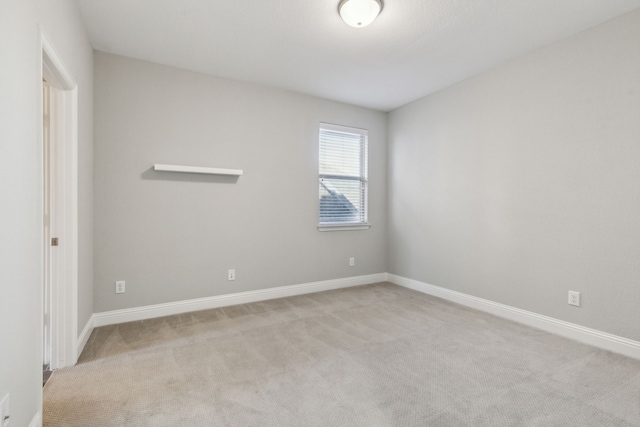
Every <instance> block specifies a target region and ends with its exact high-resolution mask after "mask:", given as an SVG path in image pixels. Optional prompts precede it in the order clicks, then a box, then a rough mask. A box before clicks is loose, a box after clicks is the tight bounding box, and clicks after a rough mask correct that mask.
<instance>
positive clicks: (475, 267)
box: [389, 11, 640, 340]
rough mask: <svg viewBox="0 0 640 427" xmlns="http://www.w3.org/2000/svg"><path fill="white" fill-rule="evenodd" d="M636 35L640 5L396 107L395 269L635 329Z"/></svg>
mask: <svg viewBox="0 0 640 427" xmlns="http://www.w3.org/2000/svg"><path fill="white" fill-rule="evenodd" d="M638 40H640V11H635V12H632V13H630V14H627V15H625V16H623V17H621V18H619V19H617V20H614V21H611V22H609V23H606V24H604V25H602V26H599V27H596V28H594V29H591V30H588V31H586V32H583V33H581V34H579V35H577V36H574V37H572V38H569V39H567V40H565V41H562V42H560V43H557V44H554V45H551V46H549V47H547V48H544V49H542V50H539V51H536V52H534V53H532V54H530V55H527V56H524V57H522V58H520V59H517V60H515V61H512V62H510V63H507V64H505V65H503V66H501V67H498V68H496V69H494V70H491V71H489V72H487V73H484V74H482V75H480V76H477V77H475V78H472V79H470V80H467V81H465V82H463V83H461V84H458V85H456V86H453V87H451V88H449V89H446V90H444V91H441V92H439V93H437V94H434V95H431V96H429V97H426V98H423V99H421V100H419V101H416V102H414V103H412V104H409V105H407V106H405V107H403V108H400V109H399V110H396V111H394V112H392V113H391V114H390V122H389V154H390V158H389V236H390V241H389V272H391V273H394V274H398V275H400V276H405V277H409V278H412V279H416V280H419V281H423V282H427V283H430V284H433V285H437V286H442V287H446V288H449V289H453V290H456V291H460V292H464V293H467V294H471V295H474V296H478V297H481V298H486V299H489V300H492V301H496V302H500V303H504V304H508V305H510V306H514V307H518V308H521V309H525V310H530V311H533V312H536V313H540V314H543V315H547V316H551V317H554V318H558V319H562V320H565V321H569V322H573V323H577V324H580V325H584V326H587V327H590V328H595V329H598V330H602V331H605V332H609V333H613V334H617V335H621V336H624V337H628V338H631V339H635V340H640V327H639V326H638V325H639V324H640V316H639V315H638V302H640V286H638V283H640V263H639V262H638V260H639V259H640V216H639V215H638V212H640V185H639V183H640V166H639V165H640V144H639V141H640V120H639V117H640V50H639V49H638ZM568 290H574V291H580V292H582V296H583V304H582V307H580V308H576V307H571V306H568V305H567V291H568Z"/></svg>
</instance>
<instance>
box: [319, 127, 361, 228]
mask: <svg viewBox="0 0 640 427" xmlns="http://www.w3.org/2000/svg"><path fill="white" fill-rule="evenodd" d="M319 142H320V144H319V146H320V153H319V154H320V168H319V171H320V173H319V190H320V192H319V197H320V209H319V222H320V224H321V225H322V224H345V225H346V224H365V223H366V222H367V191H368V188H367V187H368V183H367V131H366V130H363V129H354V128H348V127H342V126H336V125H324V124H321V125H320V140H319Z"/></svg>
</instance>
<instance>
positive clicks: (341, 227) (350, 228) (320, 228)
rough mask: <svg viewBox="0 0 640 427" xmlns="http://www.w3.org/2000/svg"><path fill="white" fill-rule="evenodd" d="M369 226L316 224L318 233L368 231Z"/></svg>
mask: <svg viewBox="0 0 640 427" xmlns="http://www.w3.org/2000/svg"><path fill="white" fill-rule="evenodd" d="M369 228H371V224H318V231H353V230H368V229H369Z"/></svg>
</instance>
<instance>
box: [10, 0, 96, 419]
mask: <svg viewBox="0 0 640 427" xmlns="http://www.w3.org/2000/svg"><path fill="white" fill-rule="evenodd" d="M1 8H2V12H1V13H0V64H2V65H1V66H0V82H1V83H0V117H1V119H0V140H1V142H0V183H1V184H0V200H2V210H1V211H2V214H1V217H2V222H1V223H0V236H2V239H0V324H2V325H3V328H2V329H1V330H0V361H1V363H0V397H1V396H3V395H4V394H5V393H10V395H11V425H12V426H27V425H29V423H30V422H31V420H32V419H33V417H34V416H35V415H36V414H37V413H38V412H39V411H40V401H41V393H42V338H41V335H42V325H41V320H42V275H41V270H42V243H41V238H42V144H41V137H40V135H41V132H42V125H41V121H40V117H41V114H42V105H41V100H40V97H41V90H42V89H41V82H40V73H41V70H40V57H41V48H40V30H39V26H41V27H42V29H43V30H44V31H45V32H46V34H47V35H48V37H49V39H50V40H51V42H52V43H53V45H54V46H55V48H56V50H57V52H58V53H59V55H60V57H61V58H62V60H63V61H64V63H65V65H66V67H67V68H68V69H69V71H70V72H71V74H72V75H73V77H74V78H75V80H76V82H77V83H78V107H79V113H78V115H79V129H78V144H79V147H78V156H79V159H78V160H79V171H78V173H79V181H80V182H79V193H80V194H79V206H78V208H79V221H80V225H79V236H78V238H79V245H80V247H79V252H80V266H79V272H78V278H79V284H78V285H79V295H78V301H79V305H80V307H79V315H78V323H79V325H78V327H79V330H81V329H82V328H83V327H84V325H85V324H86V322H87V321H88V319H89V317H90V316H91V313H92V312H93V294H92V291H93V283H92V280H93V271H92V263H93V256H92V232H93V227H92V220H93V219H92V206H93V201H92V192H93V182H92V180H93V172H92V157H93V141H92V134H93V124H92V106H93V100H92V93H93V92H92V91H93V88H92V78H93V72H92V67H93V61H92V50H91V46H90V45H89V42H88V40H87V37H86V34H85V31H84V25H83V23H82V21H81V20H80V18H79V16H78V12H77V10H76V7H75V4H74V2H72V1H65V0H55V1H34V0H21V1H9V2H2V6H1Z"/></svg>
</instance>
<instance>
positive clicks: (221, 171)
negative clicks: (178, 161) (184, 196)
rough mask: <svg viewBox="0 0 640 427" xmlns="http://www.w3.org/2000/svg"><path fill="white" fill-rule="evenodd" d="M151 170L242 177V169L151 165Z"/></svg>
mask: <svg viewBox="0 0 640 427" xmlns="http://www.w3.org/2000/svg"><path fill="white" fill-rule="evenodd" d="M153 169H154V170H157V171H162V172H183V173H203V174H208V175H231V176H240V175H242V172H243V171H242V169H221V168H203V167H200V166H177V165H159V164H155V165H153Z"/></svg>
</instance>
